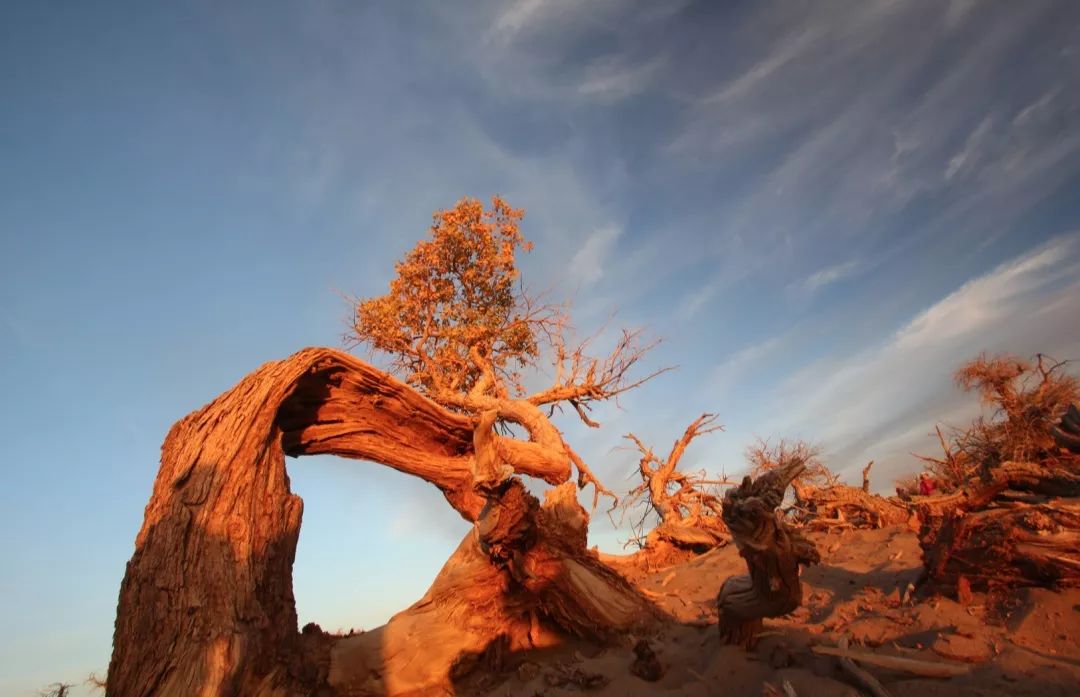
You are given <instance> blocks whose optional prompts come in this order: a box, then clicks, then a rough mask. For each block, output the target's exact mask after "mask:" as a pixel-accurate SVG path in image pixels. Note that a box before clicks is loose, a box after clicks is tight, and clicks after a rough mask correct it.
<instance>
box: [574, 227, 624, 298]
mask: <svg viewBox="0 0 1080 697" xmlns="http://www.w3.org/2000/svg"><path fill="white" fill-rule="evenodd" d="M620 235H622V228H620V227H617V226H615V225H605V226H604V227H601V228H599V229H597V230H595V231H593V232H592V234H590V235H589V236H588V237H587V238H586V239H585V242H584V244H582V245H581V247H580V248H579V249H578V250H577V252H575V253H574V256H573V257H571V258H570V264H569V266H568V267H567V275H568V277H569V280H570V281H571V282H577V283H579V284H580V285H581V287H582V288H585V287H588V286H591V285H593V284H594V283H596V282H597V281H599V280H600V279H601V278H602V277H603V275H604V267H605V266H606V265H607V263H608V259H609V257H610V255H611V253H612V251H613V250H614V249H615V243H616V242H617V241H618V239H619V236H620Z"/></svg>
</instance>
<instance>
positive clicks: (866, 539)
mask: <svg viewBox="0 0 1080 697" xmlns="http://www.w3.org/2000/svg"><path fill="white" fill-rule="evenodd" d="M814 539H815V540H816V542H817V544H818V547H819V549H820V550H821V552H822V563H821V564H820V565H819V566H816V567H812V568H810V569H808V570H807V571H806V572H805V574H804V576H803V581H804V583H805V596H804V600H805V602H804V606H803V607H801V608H799V610H797V611H796V612H795V613H793V614H792V615H791V616H789V617H785V618H780V619H775V620H771V621H768V622H767V623H766V626H765V632H764V634H763V636H762V638H761V640H760V642H759V644H758V646H757V647H756V649H755V650H754V651H752V652H749V653H747V652H743V651H741V650H739V649H736V648H732V647H727V646H721V645H720V643H719V638H718V633H717V629H716V626H715V622H716V612H715V596H716V592H717V590H718V589H719V586H720V584H721V582H722V581H723V580H724V579H725V578H727V577H728V576H729V575H731V574H736V573H744V572H745V566H744V564H743V562H742V560H741V559H740V558H739V556H738V554H737V552H736V551H735V550H734V549H733V548H732V547H727V548H723V549H719V550H713V551H712V552H709V553H708V554H705V555H703V556H700V557H697V558H693V559H691V560H689V561H686V562H684V563H681V564H677V565H674V566H669V567H662V568H655V569H642V568H638V567H637V566H636V565H634V564H629V563H625V562H624V563H622V564H620V566H621V567H622V570H623V571H624V573H625V574H626V575H627V576H628V577H630V578H631V579H632V580H633V581H634V582H635V583H637V584H638V585H639V587H641V588H642V589H643V590H644V591H645V592H647V593H649V594H651V595H652V596H653V597H654V598H655V599H656V602H657V603H659V604H660V605H662V606H663V607H664V608H665V609H667V611H668V612H669V613H671V614H672V615H673V616H674V617H676V618H678V620H680V621H681V622H684V623H687V624H684V625H678V624H676V625H673V626H672V627H670V628H669V629H667V630H665V631H663V632H662V633H660V634H658V635H653V636H650V637H647V640H648V641H649V645H650V646H651V648H652V649H653V650H654V651H655V653H656V655H657V657H658V658H659V661H660V664H661V666H662V668H663V676H662V677H661V678H660V679H659V680H657V681H655V682H648V681H646V680H643V679H641V678H640V677H637V676H636V675H634V674H633V673H632V672H631V670H630V667H631V664H632V663H633V662H634V658H635V657H634V652H633V650H632V649H633V646H634V645H635V643H637V641H638V639H639V637H628V638H627V640H626V642H625V644H623V645H621V646H616V647H607V648H600V647H596V646H590V645H588V644H584V643H570V644H567V645H565V646H562V647H559V648H558V649H555V650H548V651H545V652H542V653H541V652H533V653H530V654H519V655H512V656H509V657H507V659H506V660H505V661H504V665H503V668H502V670H500V671H499V672H491V671H488V672H480V673H474V674H473V675H471V676H469V677H468V678H466V679H465V680H464V681H463V682H462V683H461V684H459V685H457V686H456V693H457V694H458V695H463V696H469V697H473V696H476V697H479V696H480V695H526V696H534V695H535V696H539V695H544V696H546V697H557V696H559V695H572V694H573V695H578V694H581V693H582V692H589V693H590V694H596V695H619V696H621V697H626V696H629V695H664V694H668V695H761V694H763V690H764V689H766V687H765V683H771V684H772V685H774V686H776V687H777V688H780V690H781V692H780V693H779V694H783V691H782V688H783V686H782V683H783V682H784V681H787V682H789V683H790V685H791V687H793V688H794V691H795V693H796V694H797V695H799V696H800V697H826V696H832V695H836V696H841V695H842V696H845V697H847V696H849V695H858V694H862V693H860V692H859V691H857V690H856V689H855V688H854V687H853V686H852V684H851V683H850V682H848V681H847V680H846V679H845V677H844V676H843V675H842V674H841V672H840V670H839V668H838V664H837V660H836V659H835V658H832V657H829V656H820V655H816V654H814V653H812V652H811V650H810V647H811V646H814V645H827V646H835V645H836V643H837V641H838V640H839V639H840V638H841V636H842V635H844V634H845V633H847V634H848V635H850V637H851V639H852V641H853V646H856V645H860V644H861V648H865V649H870V650H873V651H874V652H876V653H879V654H887V655H896V656H904V657H910V658H920V659H924V660H929V661H950V662H956V661H957V660H959V661H963V665H967V666H970V671H969V672H968V673H967V674H965V675H962V676H960V677H954V678H949V679H931V678H920V677H916V676H913V675H911V674H906V673H899V672H895V671H893V670H890V669H882V668H876V667H873V666H864V667H865V668H866V670H867V672H869V673H871V674H872V675H874V676H875V677H876V678H878V680H880V681H881V682H882V683H883V684H884V685H885V687H886V688H887V689H888V690H889V691H890V692H891V693H892V694H893V695H894V696H895V697H938V696H941V697H967V696H972V697H974V696H976V695H980V696H990V695H1037V696H1038V697H1053V696H1056V695H1080V589H1075V590H1069V591H1064V592H1060V593H1059V592H1053V591H1048V590H1042V589H1028V590H1023V591H1020V592H1018V593H1016V594H1014V595H1012V596H1009V597H987V596H986V595H984V594H978V593H976V594H974V598H973V599H972V601H971V602H970V603H969V604H968V605H967V606H962V605H960V604H958V603H957V602H955V601H952V600H948V599H945V598H927V599H921V600H919V599H916V600H914V601H912V602H902V598H903V597H904V596H905V591H906V589H907V588H908V584H909V583H911V582H912V581H914V580H915V579H916V578H917V576H918V574H919V570H920V557H919V548H918V545H917V540H916V538H915V536H914V534H912V533H911V532H910V531H908V530H907V529H906V528H888V529H883V530H871V531H847V532H843V533H833V534H819V535H816V536H814ZM617 563H618V562H617ZM694 622H696V623H698V624H701V625H704V626H693V624H690V623H694ZM765 694H768V693H767V692H766V693H765Z"/></svg>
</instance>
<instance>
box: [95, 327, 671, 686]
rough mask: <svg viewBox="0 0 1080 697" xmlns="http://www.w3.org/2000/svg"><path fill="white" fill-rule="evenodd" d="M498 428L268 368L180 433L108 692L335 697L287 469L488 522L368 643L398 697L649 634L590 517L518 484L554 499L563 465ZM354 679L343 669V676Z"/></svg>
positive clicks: (173, 434)
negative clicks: (481, 670) (323, 460)
mask: <svg viewBox="0 0 1080 697" xmlns="http://www.w3.org/2000/svg"><path fill="white" fill-rule="evenodd" d="M492 420H493V418H492V417H490V416H489V415H484V416H483V417H481V418H480V419H471V418H469V417H467V416H464V415H461V414H455V413H453V412H450V411H448V410H446V409H444V408H443V407H441V406H439V405H437V404H435V403H434V402H431V401H429V400H428V399H426V398H424V397H423V396H421V395H420V394H418V393H417V392H415V391H414V390H412V389H411V388H410V387H408V386H407V385H405V384H404V383H402V382H400V381H398V380H396V379H394V378H392V377H390V376H388V375H386V374H385V373H383V372H381V371H379V370H377V369H375V368H373V367H371V366H369V365H367V364H365V363H363V362H362V361H359V360H357V359H355V358H353V357H352V356H349V355H348V354H344V353H341V352H339V351H334V350H331V349H318V348H315V349H305V350H303V351H300V352H299V353H296V354H294V355H293V356H291V357H289V358H287V359H285V360H282V361H276V362H272V363H267V364H266V365H264V366H262V367H261V368H259V369H258V370H256V371H255V372H254V373H252V374H250V375H248V376H247V377H246V378H244V379H243V380H242V381H241V382H240V383H238V384H237V385H236V386H235V387H233V388H232V389H231V390H229V391H228V392H226V393H225V394H223V395H221V396H220V397H219V398H218V399H216V400H215V401H213V402H211V403H210V404H208V405H207V406H205V407H203V408H202V409H200V410H198V411H196V412H194V413H192V414H190V415H189V416H187V417H185V418H184V419H182V420H181V421H179V422H178V423H177V424H176V425H175V426H174V427H173V428H172V430H171V431H170V432H169V435H168V436H167V438H166V439H165V443H164V445H163V446H162V457H161V467H160V470H159V472H158V476H157V479H156V481H155V484H154V490H153V494H152V496H151V499H150V502H149V504H148V505H147V507H146V517H145V520H144V523H143V527H142V529H141V531H140V532H139V535H138V537H137V538H136V542H135V553H134V555H133V556H132V558H131V561H130V562H128V565H127V571H126V573H125V575H124V580H123V583H122V585H121V588H120V599H119V604H118V608H117V617H116V628H115V634H114V639H113V656H112V661H111V663H110V665H109V673H108V688H107V691H108V694H109V695H120V696H123V697H143V696H148V695H170V696H171V695H176V696H178V697H180V696H183V697H188V696H190V695H207V696H209V695H215V696H216V695H225V696H228V695H308V694H313V693H315V692H316V691H317V690H319V689H322V690H328V689H329V688H328V686H327V685H326V683H325V678H326V676H325V675H319V674H318V672H317V670H316V668H315V667H313V666H311V665H308V664H307V663H306V662H305V661H304V660H303V658H302V652H301V651H300V648H299V634H298V633H297V627H296V623H297V620H296V609H295V602H294V599H293V590H292V564H293V559H294V556H295V551H296V543H297V539H298V535H299V530H300V521H301V514H302V508H303V506H302V502H301V500H300V498H299V497H297V496H295V495H294V494H292V493H291V491H290V489H289V479H288V475H287V473H286V470H285V459H284V456H285V455H286V454H288V455H292V456H296V455H307V454H316V453H329V454H336V455H342V456H345V457H352V458H357V459H363V460H370V461H373V462H376V463H380V464H383V465H387V466H389V467H393V468H394V469H397V470H400V471H402V472H405V473H408V474H411V475H414V476H418V477H421V478H423V479H425V480H426V481H429V482H431V483H432V484H434V485H435V486H437V487H438V488H439V489H440V490H441V491H442V492H443V494H444V495H445V496H446V499H447V501H448V502H449V503H450V505H452V506H453V507H454V508H455V509H456V510H457V511H458V512H459V513H460V514H461V515H462V516H463V517H464V518H465V519H467V520H470V521H473V522H475V524H476V525H475V526H474V529H473V530H472V531H471V532H470V533H469V534H468V535H467V536H466V537H465V539H464V540H462V543H461V545H459V547H458V549H457V551H456V552H455V553H454V554H453V555H452V556H451V558H450V560H448V562H447V563H446V565H445V566H444V568H443V570H442V571H441V572H440V574H439V576H438V577H437V578H436V580H435V582H434V583H433V584H432V587H431V589H430V590H429V591H428V593H427V594H426V595H425V597H424V598H423V599H422V600H421V601H420V602H418V603H416V604H415V605H413V606H412V607H411V608H409V609H407V610H405V611H404V612H402V613H399V614H398V615H396V616H395V617H394V618H393V619H392V620H391V621H390V623H389V624H388V625H387V626H386V627H385V628H383V629H382V630H381V632H372V633H371V635H378V636H376V637H375V638H376V639H377V640H378V641H379V645H378V646H374V647H369V648H371V649H372V651H370V652H368V653H365V654H363V660H365V661H368V662H369V663H370V664H371V666H370V667H371V672H372V674H373V675H375V676H376V677H375V679H376V680H377V681H378V682H379V683H380V685H379V686H378V687H379V689H382V690H385V691H386V692H387V693H388V694H391V695H401V694H407V693H409V692H424V693H427V692H429V691H432V690H436V689H440V688H446V687H448V686H449V683H450V680H451V679H452V675H453V673H454V671H455V669H456V670H458V671H460V670H462V669H463V667H466V666H467V664H468V662H469V660H470V656H473V657H475V656H476V655H483V654H485V652H490V651H492V650H497V649H498V647H509V648H511V649H512V648H521V647H526V646H530V645H536V644H538V643H541V641H542V637H543V636H545V634H546V636H549V637H550V636H551V634H552V632H553V631H559V632H569V633H574V634H580V635H586V636H599V637H602V636H605V635H607V634H608V633H610V632H618V631H624V630H629V629H635V628H642V627H644V626H647V625H649V624H650V623H651V622H653V621H655V620H656V619H657V618H658V617H659V611H658V610H656V608H655V607H654V606H653V605H652V604H651V603H650V602H649V601H648V600H647V599H645V598H644V597H642V596H641V595H640V594H639V593H638V592H636V591H635V590H634V589H633V588H632V587H631V586H630V585H629V584H628V583H627V582H626V581H624V580H623V579H622V578H621V577H619V576H618V575H617V574H615V573H614V572H612V571H611V570H610V569H608V568H607V567H606V566H604V565H603V564H602V563H601V562H600V561H599V560H598V559H597V558H596V557H595V556H594V555H592V554H591V553H590V552H589V551H588V550H587V549H586V548H585V531H586V525H587V523H588V516H587V514H586V513H585V511H584V509H582V508H581V506H580V505H578V503H577V500H576V496H575V492H574V489H573V485H572V484H570V485H564V486H561V487H558V488H556V489H554V490H553V491H551V492H549V495H548V498H547V500H546V501H545V503H544V504H543V505H540V504H539V503H538V502H537V501H536V499H535V498H533V497H532V496H531V495H529V494H528V493H527V492H526V491H525V489H524V487H523V486H522V485H521V483H520V481H518V480H517V479H516V478H514V477H511V476H509V475H510V474H512V473H518V474H527V475H530V476H534V477H538V478H541V479H543V480H545V481H548V482H551V483H554V484H560V483H562V482H565V481H566V480H567V479H568V478H569V475H570V465H569V462H567V461H565V459H564V458H559V457H557V456H553V454H552V452H550V451H548V450H543V449H542V446H541V445H539V444H537V443H534V442H527V441H519V440H514V439H511V438H504V437H500V436H497V435H495V434H494V433H493V432H492V431H491V423H492ZM363 636H366V637H370V635H363ZM420 639H422V641H421V640H420ZM369 640H370V639H369ZM493 647H495V649H493ZM337 653H339V654H340V653H341V652H337ZM346 653H347V652H346ZM345 658H346V659H347V658H348V656H345ZM352 658H354V659H357V660H359V659H358V658H357V656H356V654H355V652H354V653H353V654H352ZM339 668H342V666H340V665H339V666H336V667H335V669H333V670H332V671H331V676H330V678H331V681H333V679H334V670H338V669H339ZM340 672H341V671H340V670H338V673H340ZM356 675H357V666H356V665H352V666H348V670H346V672H345V677H346V678H349V679H351V678H355V677H356ZM339 677H340V676H339Z"/></svg>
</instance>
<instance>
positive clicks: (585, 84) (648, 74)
mask: <svg viewBox="0 0 1080 697" xmlns="http://www.w3.org/2000/svg"><path fill="white" fill-rule="evenodd" d="M665 62H666V61H665V59H664V57H663V56H656V57H654V58H651V59H649V60H646V61H644V62H640V63H630V62H628V61H627V58H626V56H624V55H616V56H605V57H604V58H601V59H598V60H596V61H593V62H592V63H591V64H589V66H588V67H587V68H586V69H585V75H584V77H583V79H582V81H581V83H580V84H579V85H578V92H579V93H580V94H584V95H588V96H591V97H595V98H597V99H602V100H605V101H616V100H619V99H625V98H626V97H630V96H633V95H635V94H640V93H641V92H644V91H645V90H646V89H647V88H648V87H649V86H650V85H651V83H652V81H653V80H654V79H655V78H656V76H657V75H658V74H659V73H660V71H661V68H663V66H664V64H665Z"/></svg>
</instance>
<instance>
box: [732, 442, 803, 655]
mask: <svg viewBox="0 0 1080 697" xmlns="http://www.w3.org/2000/svg"><path fill="white" fill-rule="evenodd" d="M805 467H806V466H805V464H803V462H802V461H801V460H800V461H795V462H793V463H792V464H790V465H787V466H786V467H778V468H776V469H773V470H770V471H768V472H766V473H765V474H763V475H761V476H760V477H758V478H757V479H756V480H751V479H750V477H746V478H744V479H743V482H742V484H741V485H740V486H739V487H737V488H735V489H730V490H728V492H727V493H726V494H725V495H724V508H723V515H724V522H725V523H727V526H728V529H729V530H731V534H732V537H733V538H734V540H735V544H736V545H737V546H738V548H739V554H740V555H742V557H743V559H745V560H746V566H747V569H748V570H749V572H750V573H749V574H745V575H742V576H732V577H730V578H728V579H727V580H726V581H724V584H723V585H722V586H721V587H720V594H719V595H718V596H717V600H716V603H717V609H718V612H719V615H720V622H719V627H720V638H721V640H722V641H724V642H725V643H728V644H738V645H740V646H743V647H745V648H749V647H751V646H753V644H754V643H755V641H756V636H755V635H756V634H757V633H758V630H760V628H761V620H762V618H763V617H779V616H781V615H786V614H787V613H789V612H791V611H792V610H794V609H795V608H797V607H799V605H800V604H801V603H802V584H801V582H800V581H799V565H800V564H802V565H808V564H816V563H817V562H818V561H820V557H819V555H818V551H817V548H816V547H814V543H812V542H810V541H809V540H807V539H806V538H804V537H803V536H802V535H801V534H800V533H799V531H798V530H796V529H794V528H792V527H791V526H790V525H788V524H787V523H785V522H783V521H782V520H781V519H780V517H779V516H778V515H777V512H776V508H777V507H778V506H779V505H780V504H781V502H782V501H783V499H784V492H785V491H787V487H788V486H789V485H790V484H791V482H792V481H793V480H794V479H795V477H797V476H799V474H800V473H801V472H802V471H803V470H804V469H805Z"/></svg>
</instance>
